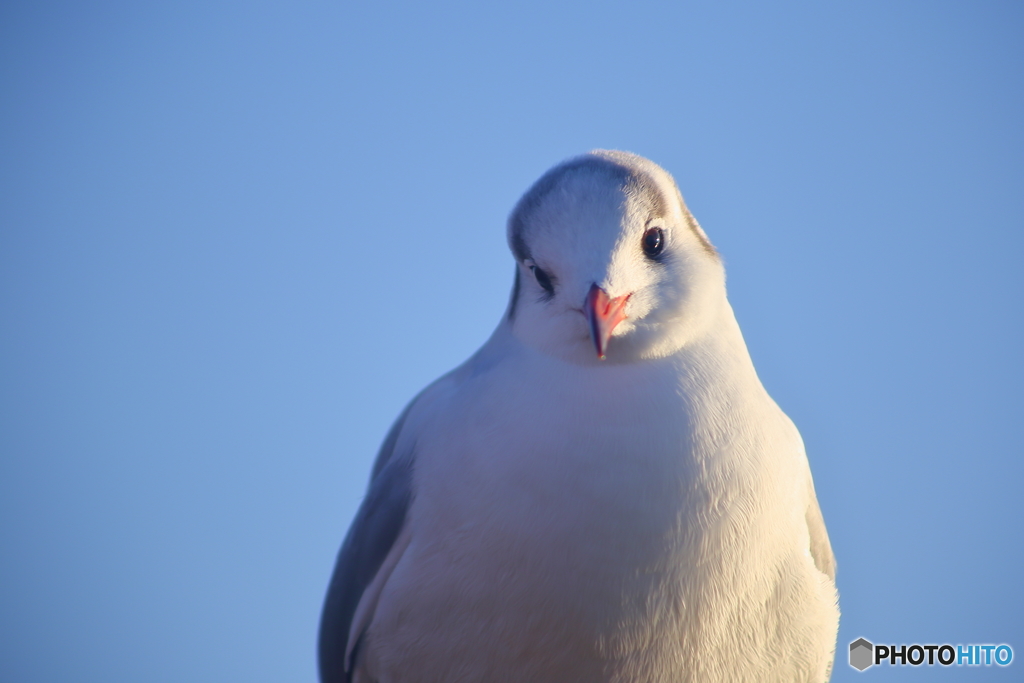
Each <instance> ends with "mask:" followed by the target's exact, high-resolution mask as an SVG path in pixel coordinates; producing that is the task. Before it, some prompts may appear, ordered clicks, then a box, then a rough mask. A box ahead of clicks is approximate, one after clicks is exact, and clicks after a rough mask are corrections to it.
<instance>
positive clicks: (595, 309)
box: [583, 285, 629, 360]
mask: <svg viewBox="0 0 1024 683" xmlns="http://www.w3.org/2000/svg"><path fill="white" fill-rule="evenodd" d="M627 301H629V294H626V295H624V296H618V297H615V298H614V299H609V298H608V293H607V292H606V291H604V290H603V289H601V288H600V287H598V286H597V285H591V286H590V291H589V292H587V302H586V304H585V305H584V307H583V308H584V310H585V311H586V314H587V322H588V323H590V338H591V339H593V340H594V348H595V349H597V357H598V358H599V359H601V360H604V357H605V356H604V352H605V350H606V349H607V348H608V340H609V339H610V338H611V336H612V330H614V329H615V326H616V325H618V324H619V323H621V322H622V321H623V320H625V319H626V302H627Z"/></svg>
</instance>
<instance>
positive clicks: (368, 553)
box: [319, 401, 415, 683]
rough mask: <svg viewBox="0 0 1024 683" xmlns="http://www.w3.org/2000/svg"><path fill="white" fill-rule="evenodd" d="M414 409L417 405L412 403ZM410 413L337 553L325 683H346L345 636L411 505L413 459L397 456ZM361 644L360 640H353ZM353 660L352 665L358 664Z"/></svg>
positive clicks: (327, 608) (325, 623) (323, 632)
mask: <svg viewBox="0 0 1024 683" xmlns="http://www.w3.org/2000/svg"><path fill="white" fill-rule="evenodd" d="M413 403H415V401H413ZM411 407H412V403H410V404H409V407H407V408H406V409H405V411H403V413H402V415H401V416H400V417H399V418H398V420H397V421H396V422H395V424H394V426H393V427H392V428H391V431H390V432H388V435H387V438H385V439H384V443H383V444H382V445H381V449H380V452H379V453H378V454H377V460H376V461H375V462H374V465H373V472H372V474H371V477H370V486H369V490H368V491H367V493H366V498H364V499H363V503H362V505H361V506H360V507H359V511H358V512H357V513H356V517H355V520H354V521H353V522H352V526H351V528H350V529H349V531H348V534H347V535H346V536H345V541H344V543H343V544H342V546H341V550H340V551H339V553H338V561H337V563H336V564H335V567H334V575H333V576H332V577H331V584H330V587H329V588H328V589H327V598H326V599H325V600H324V608H323V613H322V614H321V617H320V642H319V665H320V680H321V681H323V683H350V682H351V680H352V672H351V671H346V668H347V667H346V661H345V659H346V657H345V652H346V649H347V644H348V638H349V631H350V629H351V628H352V619H353V617H354V615H355V612H356V608H357V607H358V605H359V600H360V598H362V596H363V592H364V591H365V590H366V588H367V586H369V585H370V583H371V582H372V581H373V579H374V577H375V576H376V575H377V572H378V571H379V570H380V567H381V564H383V562H384V559H385V558H386V557H387V555H388V552H389V551H390V550H391V547H392V545H393V544H394V543H395V539H396V538H397V537H398V535H399V533H400V532H401V530H402V527H403V525H404V524H405V516H406V513H407V512H408V509H409V503H410V502H411V500H412V467H413V453H412V451H411V450H410V451H409V452H407V453H401V454H398V455H397V456H396V455H395V444H396V443H397V442H398V435H399V433H400V432H401V430H402V425H403V424H404V422H405V417H406V415H408V413H409V409H410V408H411ZM352 635H353V637H354V638H357V639H358V638H361V637H362V634H352ZM356 654H357V653H356V652H353V654H352V660H353V661H354V660H355V658H356Z"/></svg>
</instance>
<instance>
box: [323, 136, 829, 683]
mask: <svg viewBox="0 0 1024 683" xmlns="http://www.w3.org/2000/svg"><path fill="white" fill-rule="evenodd" d="M508 240H509V244H510V246H511V249H512V253H513V254H514V256H515V259H516V277H515V284H514V287H513V290H512V296H511V300H510V302H509V305H508V309H507V311H506V313H505V315H504V316H503V318H502V320H501V322H500V324H499V325H498V327H497V329H496V330H495V331H494V334H493V335H492V336H491V338H490V339H489V340H488V341H487V343H485V344H484V346H483V347H482V348H481V349H480V350H479V351H477V352H476V354H474V355H473V356H472V357H471V358H470V359H469V360H468V361H466V362H465V363H464V364H463V365H461V366H460V367H458V368H456V369H455V370H453V371H451V372H450V373H448V374H447V375H445V376H443V377H441V378H440V379H439V380H437V381H436V382H434V383H433V384H431V385H430V386H429V387H427V388H426V389H425V390H424V391H423V392H422V393H420V394H419V396H417V397H416V398H415V399H414V400H413V401H412V402H411V403H410V404H409V406H408V407H407V408H406V409H405V411H404V412H403V413H402V414H401V416H400V417H399V418H398V420H397V422H396V423H395V425H394V426H393V427H392V428H391V431H390V433H389V434H388V435H387V438H386V439H385V441H384V444H383V446H382V448H381V450H380V453H379V455H378V456H377V460H376V463H375V464H374V467H373V474H372V477H371V480H370V484H369V490H368V492H367V495H366V498H365V500H364V501H363V503H362V506H361V508H360V509H359V512H358V513H357V515H356V518H355V521H354V522H353V523H352V527H351V528H350V529H349V532H348V535H347V537H346V538H345V541H344V544H343V545H342V548H341V551H340V554H339V557H338V562H337V566H336V568H335V571H334V576H333V578H332V580H331V584H330V588H329V590H328V594H327V598H326V602H325V605H324V610H323V616H322V621H321V630H320V643H319V657H320V676H321V679H322V680H323V681H324V682H325V683H337V682H341V681H346V682H348V681H357V682H369V681H376V682H379V683H393V682H400V683H421V682H422V683H427V682H436V683H442V682H444V683H452V682H456V681H467V682H476V681H487V682H500V681H509V682H513V681H514V682H515V683H523V682H530V683H567V682H574V681H581V682H586V683H599V682H609V683H611V682H615V683H627V682H629V683H662V682H664V683H668V682H672V683H679V682H681V681H695V682H696V681H699V682H702V683H709V682H713V681H729V682H733V683H735V682H737V681H756V682H758V683H764V682H766V681H786V682H787V683H788V682H793V681H801V682H803V681H811V682H814V683H819V682H821V681H826V680H827V679H828V678H829V675H830V671H831V666H832V659H833V654H834V650H835V643H836V631H837V628H838V620H839V610H838V605H837V595H836V589H835V582H834V577H835V573H834V570H835V563H834V559H833V556H832V550H831V547H830V545H829V540H828V536H827V534H826V532H825V525H824V522H823V520H822V516H821V512H820V510H819V507H818V502H817V499H816V497H815V493H814V485H813V483H812V480H811V473H810V469H809V467H808V463H807V457H806V455H805V454H804V447H803V443H802V441H801V439H800V434H799V433H798V432H797V430H796V427H795V426H794V425H793V423H792V422H791V421H790V420H789V418H788V417H787V416H786V415H785V414H784V413H783V412H782V411H781V410H780V409H779V407H778V406H777V405H776V404H775V402H774V401H773V400H772V399H771V398H770V397H769V396H768V394H767V393H766V392H765V390H764V388H763V387H762V385H761V382H760V381H759V379H758V377H757V374H756V373H755V371H754V367H753V364H752V363H751V360H750V356H749V354H748V352H747V349H746V346H745V344H744V341H743V337H742V335H741V334H740V329H739V326H738V325H737V323H736V319H735V317H734V315H733V312H732V308H731V307H730V306H729V303H728V301H727V300H726V293H725V271H724V269H723V266H722V261H721V259H720V258H719V255H718V253H717V252H716V250H715V248H714V247H713V246H712V245H711V243H710V242H709V241H708V238H707V236H706V235H705V234H704V231H703V230H701V228H700V227H699V226H698V224H697V222H696V221H695V220H694V218H693V216H692V215H691V214H690V212H689V210H688V209H687V208H686V205H685V204H684V203H683V199H682V196H681V195H680V194H679V190H678V189H677V188H676V185H675V182H674V181H673V180H672V178H671V176H670V175H669V174H668V173H666V172H665V171H664V170H663V169H662V168H661V167H659V166H657V165H656V164H654V163H653V162H651V161H648V160H647V159H644V158H642V157H638V156H635V155H632V154H627V153H623V152H609V151H595V152H591V153H590V154H585V155H583V156H580V157H576V158H574V159H570V160H568V161H566V162H564V163H562V164H560V165H558V166H556V167H554V168H553V169H551V170H550V171H548V172H547V173H546V174H545V175H544V176H543V177H541V178H540V180H538V181H537V182H536V183H535V184H534V185H533V186H532V187H531V188H530V189H529V191H527V193H526V194H525V195H524V196H523V198H522V199H521V200H520V201H519V203H518V204H517V205H516V207H515V209H514V210H513V212H512V215H511V217H510V219H509V223H508Z"/></svg>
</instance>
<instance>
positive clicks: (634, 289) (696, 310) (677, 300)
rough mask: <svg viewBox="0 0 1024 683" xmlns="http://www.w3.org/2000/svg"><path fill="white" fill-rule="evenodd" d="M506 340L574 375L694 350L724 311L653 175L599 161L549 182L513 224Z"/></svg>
mask: <svg viewBox="0 0 1024 683" xmlns="http://www.w3.org/2000/svg"><path fill="white" fill-rule="evenodd" d="M508 239H509V246H510V247H511V249H512V253H513V254H514V255H515V257H516V261H517V266H518V269H517V272H516V284H515V288H514V291H513V293H512V301H511V303H510V305H509V313H508V315H509V319H510V321H511V324H512V330H513V333H514V334H515V335H516V336H517V337H519V338H520V339H521V340H522V341H523V342H524V343H526V344H528V345H530V346H532V347H534V348H537V349H539V350H541V351H543V352H545V353H548V354H551V355H554V356H558V357H560V358H563V359H565V360H569V361H572V362H578V363H594V362H600V361H605V362H610V363H617V362H631V361H636V360H641V359H645V358H658V357H663V356H667V355H669V354H672V353H674V352H675V351H677V350H678V349H680V348H682V347H683V346H685V345H686V344H687V343H689V342H691V341H692V340H694V339H697V338H699V337H700V336H701V335H702V334H703V333H704V332H706V331H707V329H708V328H709V326H710V325H712V324H713V323H714V320H715V319H716V317H717V313H718V312H719V311H720V310H721V308H722V306H723V305H724V304H725V273H724V270H723V268H722V263H721V260H720V259H719V257H718V254H717V252H716V251H715V248H714V247H713V246H712V245H711V243H710V242H709V241H708V239H707V236H706V235H705V234H704V231H703V230H701V228H700V226H699V225H697V222H696V221H695V220H694V218H693V216H692V215H691V214H690V212H689V211H688V210H687V208H686V205H685V204H684V203H683V199H682V196H681V195H680V194H679V190H678V189H677V188H676V184H675V181H673V180H672V177H671V176H670V175H669V174H668V173H667V172H665V171H664V170H663V169H662V168H661V167H660V166H658V165H657V164H655V163H653V162H651V161H649V160H647V159H644V158H643V157H639V156H636V155H633V154H628V153H625V152H611V151H595V152H591V153H589V154H585V155H583V156H579V157H576V158H573V159H570V160H568V161H566V162H564V163H562V164H559V165H558V166H556V167H554V168H553V169H551V170H550V171H548V172H547V173H545V174H544V175H543V176H542V177H541V178H540V180H538V181H537V182H536V183H534V185H533V187H531V188H530V189H529V190H528V191H527V192H526V194H525V195H523V197H522V199H520V200H519V202H518V204H517V205H516V207H515V209H514V210H513V211H512V215H511V217H510V218H509V223H508Z"/></svg>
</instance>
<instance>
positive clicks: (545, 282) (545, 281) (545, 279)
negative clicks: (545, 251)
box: [530, 266, 555, 296]
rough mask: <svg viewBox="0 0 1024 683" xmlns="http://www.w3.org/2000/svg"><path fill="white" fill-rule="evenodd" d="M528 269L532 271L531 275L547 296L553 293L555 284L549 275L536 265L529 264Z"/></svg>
mask: <svg viewBox="0 0 1024 683" xmlns="http://www.w3.org/2000/svg"><path fill="white" fill-rule="evenodd" d="M530 270H532V271H533V276H534V277H535V278H537V284H538V285H540V286H541V287H543V288H544V291H545V292H547V293H548V296H552V295H554V293H555V284H554V283H553V282H552V281H551V277H550V276H549V275H548V274H547V273H545V272H544V271H543V270H541V269H540V268H538V267H537V266H530Z"/></svg>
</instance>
